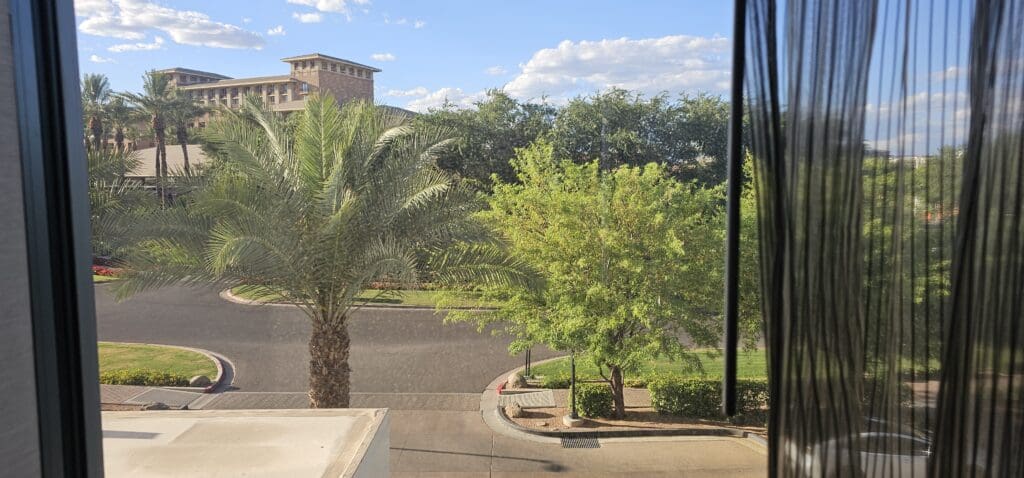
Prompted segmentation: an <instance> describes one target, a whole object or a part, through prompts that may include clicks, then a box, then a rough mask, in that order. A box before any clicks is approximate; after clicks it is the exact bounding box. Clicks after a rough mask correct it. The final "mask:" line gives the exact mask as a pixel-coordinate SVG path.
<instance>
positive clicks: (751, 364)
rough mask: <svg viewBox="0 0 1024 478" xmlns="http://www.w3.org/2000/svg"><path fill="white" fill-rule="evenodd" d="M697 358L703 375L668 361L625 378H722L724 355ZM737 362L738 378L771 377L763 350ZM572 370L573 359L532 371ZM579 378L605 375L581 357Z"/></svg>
mask: <svg viewBox="0 0 1024 478" xmlns="http://www.w3.org/2000/svg"><path fill="white" fill-rule="evenodd" d="M696 356H697V357H698V359H699V360H700V363H701V365H702V366H703V368H704V374H703V375H701V373H700V371H699V370H697V369H696V368H695V367H693V366H689V365H687V363H686V362H681V361H675V362H672V361H669V360H668V359H658V360H653V361H651V362H650V363H648V364H646V365H644V366H643V367H642V368H641V370H640V371H639V372H633V373H627V374H625V375H626V377H625V378H626V379H627V380H628V379H631V378H638V377H648V376H653V375H673V376H676V377H680V378H691V377H692V378H699V377H702V376H703V377H721V376H722V356H721V355H720V354H719V355H718V356H712V355H709V354H708V353H707V352H706V351H701V352H697V353H696ZM737 359H738V363H737V364H736V365H737V367H736V376H737V377H738V378H765V377H767V373H768V372H767V371H768V365H767V361H766V358H765V353H764V350H763V349H759V350H750V351H746V350H741V351H740V352H739V355H738V357H737ZM569 369H570V366H569V358H568V357H565V358H562V359H558V360H553V361H551V362H547V363H543V364H540V365H534V366H532V367H531V368H530V372H531V373H532V374H534V375H543V376H554V377H568V376H569ZM607 374H608V371H607V370H605V375H607ZM576 378H578V379H583V380H593V379H599V378H601V375H600V374H599V373H598V370H597V366H595V365H594V364H593V362H591V361H590V360H589V359H587V358H586V357H578V358H577V360H576Z"/></svg>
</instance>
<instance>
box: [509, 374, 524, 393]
mask: <svg viewBox="0 0 1024 478" xmlns="http://www.w3.org/2000/svg"><path fill="white" fill-rule="evenodd" d="M505 388H507V389H510V390H514V389H517V388H526V379H525V378H523V376H522V375H520V374H519V372H514V373H513V374H512V375H509V376H508V380H506V381H505Z"/></svg>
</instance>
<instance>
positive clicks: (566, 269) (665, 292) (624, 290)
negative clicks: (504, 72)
mask: <svg viewBox="0 0 1024 478" xmlns="http://www.w3.org/2000/svg"><path fill="white" fill-rule="evenodd" d="M513 167H514V168H515V170H516V173H517V179H518V181H519V183H500V184H498V185H496V186H495V187H494V192H493V197H492V198H491V200H490V206H491V207H490V209H489V210H487V211H486V212H482V213H480V216H481V219H482V220H483V221H484V222H485V223H487V224H489V225H490V226H491V227H493V228H494V230H495V231H496V232H497V235H498V236H499V237H500V239H501V241H502V243H503V244H504V246H505V247H506V248H507V253H508V254H509V255H510V256H512V257H515V258H517V259H518V260H519V261H521V262H522V263H524V264H526V265H528V266H529V268H530V270H532V271H533V274H535V275H536V276H538V277H539V279H540V280H538V281H536V282H534V283H533V285H532V286H528V285H525V283H524V284H501V285H490V284H487V283H484V285H483V289H484V297H485V298H487V299H488V300H495V301H498V302H500V303H502V304H503V305H502V306H501V307H500V308H499V309H498V310H495V311H489V312H468V311H461V312H455V313H451V314H449V316H448V317H449V320H454V321H459V320H469V321H476V322H477V323H478V324H479V325H480V326H481V327H483V326H485V325H487V324H491V323H499V324H503V325H504V327H505V330H506V331H507V332H508V333H510V334H511V335H512V336H513V337H515V340H514V342H513V344H512V346H511V350H512V351H513V352H516V351H519V350H522V349H525V348H526V347H529V346H531V345H534V344H537V343H542V344H546V345H548V346H550V347H552V348H554V349H557V350H563V351H569V350H572V351H577V352H582V353H585V354H586V355H587V356H588V357H589V358H590V359H591V360H593V361H594V362H595V363H596V364H597V365H598V366H599V367H600V368H601V370H602V372H604V371H607V374H604V376H605V377H606V379H607V381H608V383H609V385H610V386H611V389H612V393H613V396H614V402H615V414H616V416H618V417H621V416H623V414H624V413H625V410H624V407H625V403H624V400H623V386H624V382H623V374H624V373H628V372H631V371H634V370H636V369H638V368H639V366H640V365H641V364H644V363H646V362H648V361H649V360H651V359H653V358H656V357H659V356H663V355H664V356H669V357H680V356H682V355H683V354H684V352H685V348H684V346H683V345H682V344H681V342H680V337H682V336H684V335H685V336H688V337H689V338H690V339H691V340H692V341H693V342H694V343H695V344H697V345H701V346H709V347H713V346H717V345H718V341H719V340H720V332H721V319H720V317H721V316H720V310H721V301H722V298H723V297H722V288H721V274H722V264H723V262H722V261H723V257H722V249H723V247H722V245H723V240H724V236H723V234H722V232H723V221H722V218H721V210H722V207H721V197H722V191H721V190H720V189H704V188H700V187H697V186H695V185H692V184H682V183H680V182H678V181H676V180H674V179H672V178H670V177H669V176H668V175H667V174H666V171H665V168H664V167H663V166H659V165H657V164H653V163H652V164H647V165H644V166H641V167H630V166H623V167H619V168H616V169H614V170H611V171H608V172H605V173H602V172H601V170H600V168H599V167H598V165H597V163H596V162H589V163H584V164H574V163H572V162H570V161H557V160H556V159H555V154H554V149H553V146H552V145H551V144H550V143H547V142H538V143H536V144H534V145H532V146H530V147H529V148H526V149H524V150H521V151H520V153H519V155H518V156H517V158H516V159H515V160H514V161H513Z"/></svg>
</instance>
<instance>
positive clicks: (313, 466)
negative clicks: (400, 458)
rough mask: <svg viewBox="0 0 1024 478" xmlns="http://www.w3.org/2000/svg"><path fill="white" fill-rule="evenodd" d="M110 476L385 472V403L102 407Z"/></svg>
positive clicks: (355, 476) (355, 477) (358, 475)
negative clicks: (373, 406)
mask: <svg viewBox="0 0 1024 478" xmlns="http://www.w3.org/2000/svg"><path fill="white" fill-rule="evenodd" d="M102 419H103V453H104V462H105V468H106V472H107V474H108V475H109V476H142V477H145V476H169V475H175V476H198V477H219V476H234V475H238V474H246V475H247V476H335V477H351V478H363V477H377V476H388V471H389V469H388V450H389V444H390V443H389V442H390V439H389V437H388V433H389V423H390V418H389V416H388V411H387V410H386V409H320V410H185V411H164V412H103V414H102Z"/></svg>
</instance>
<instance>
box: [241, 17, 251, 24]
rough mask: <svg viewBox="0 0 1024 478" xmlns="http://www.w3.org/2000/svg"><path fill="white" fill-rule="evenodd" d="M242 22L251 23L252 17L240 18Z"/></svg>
mask: <svg viewBox="0 0 1024 478" xmlns="http://www.w3.org/2000/svg"><path fill="white" fill-rule="evenodd" d="M242 23H252V19H251V18H249V17H245V18H242Z"/></svg>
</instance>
